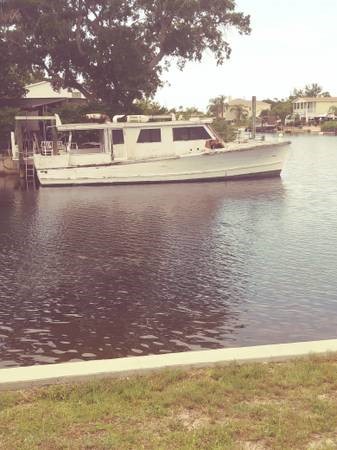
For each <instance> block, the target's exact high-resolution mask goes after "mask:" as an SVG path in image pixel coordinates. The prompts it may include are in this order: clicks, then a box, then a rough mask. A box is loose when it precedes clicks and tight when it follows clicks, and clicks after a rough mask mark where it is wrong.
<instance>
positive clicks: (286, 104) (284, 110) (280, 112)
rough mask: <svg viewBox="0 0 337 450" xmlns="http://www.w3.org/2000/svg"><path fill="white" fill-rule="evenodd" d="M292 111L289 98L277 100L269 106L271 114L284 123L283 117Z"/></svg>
mask: <svg viewBox="0 0 337 450" xmlns="http://www.w3.org/2000/svg"><path fill="white" fill-rule="evenodd" d="M292 113H293V105H292V102H291V101H290V100H279V101H277V102H275V103H274V104H273V105H272V106H271V114H272V115H273V116H276V117H277V118H278V119H280V120H281V122H282V123H283V124H284V122H285V118H286V117H287V116H289V115H291V114H292Z"/></svg>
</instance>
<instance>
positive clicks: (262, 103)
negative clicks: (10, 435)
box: [228, 98, 270, 108]
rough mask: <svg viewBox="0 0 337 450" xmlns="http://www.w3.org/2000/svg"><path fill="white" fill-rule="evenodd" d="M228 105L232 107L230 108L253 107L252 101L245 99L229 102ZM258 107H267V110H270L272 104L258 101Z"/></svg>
mask: <svg viewBox="0 0 337 450" xmlns="http://www.w3.org/2000/svg"><path fill="white" fill-rule="evenodd" d="M228 104H229V105H230V106H234V105H242V106H249V107H250V106H252V101H251V100H245V99H243V98H234V99H233V100H230V101H229V102H228ZM256 105H257V106H262V107H265V108H268V107H270V104H269V103H266V102H261V101H259V100H258V101H257V102H256Z"/></svg>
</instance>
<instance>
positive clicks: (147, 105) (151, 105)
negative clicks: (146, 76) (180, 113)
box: [134, 98, 169, 115]
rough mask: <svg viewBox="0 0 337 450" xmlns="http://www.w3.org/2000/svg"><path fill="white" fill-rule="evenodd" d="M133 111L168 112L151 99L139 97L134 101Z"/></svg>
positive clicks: (157, 113)
mask: <svg viewBox="0 0 337 450" xmlns="http://www.w3.org/2000/svg"><path fill="white" fill-rule="evenodd" d="M134 109H135V111H134V112H135V113H137V114H145V115H160V114H168V112H169V111H168V109H167V108H165V106H161V105H160V104H159V103H157V102H155V101H153V100H151V99H148V98H146V99H144V100H143V99H141V100H137V101H136V102H135V103H134Z"/></svg>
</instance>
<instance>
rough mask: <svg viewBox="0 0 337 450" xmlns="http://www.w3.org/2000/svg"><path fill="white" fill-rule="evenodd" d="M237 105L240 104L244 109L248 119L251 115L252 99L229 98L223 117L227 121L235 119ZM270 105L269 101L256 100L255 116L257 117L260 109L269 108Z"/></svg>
mask: <svg viewBox="0 0 337 450" xmlns="http://www.w3.org/2000/svg"><path fill="white" fill-rule="evenodd" d="M238 106H242V107H243V109H244V110H245V111H246V117H247V118H248V119H249V118H251V117H252V115H253V111H252V101H251V100H245V99H243V98H235V99H233V100H229V101H228V102H227V107H226V111H225V119H226V120H228V121H231V122H232V121H234V120H236V119H237V110H236V108H237V107H238ZM270 108H271V106H270V104H269V103H266V102H261V101H257V102H256V116H257V117H259V115H260V114H261V112H262V111H264V110H266V109H268V110H270Z"/></svg>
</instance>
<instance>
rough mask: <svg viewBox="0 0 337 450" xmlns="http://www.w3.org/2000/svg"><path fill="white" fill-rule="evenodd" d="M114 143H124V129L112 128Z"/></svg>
mask: <svg viewBox="0 0 337 450" xmlns="http://www.w3.org/2000/svg"><path fill="white" fill-rule="evenodd" d="M112 143H113V144H114V145H118V144H124V134H123V130H112Z"/></svg>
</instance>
